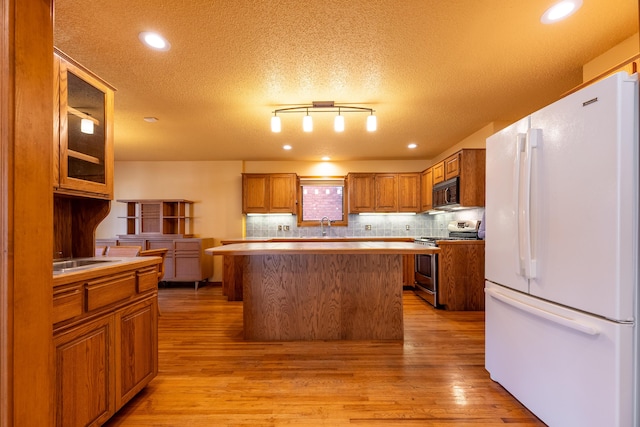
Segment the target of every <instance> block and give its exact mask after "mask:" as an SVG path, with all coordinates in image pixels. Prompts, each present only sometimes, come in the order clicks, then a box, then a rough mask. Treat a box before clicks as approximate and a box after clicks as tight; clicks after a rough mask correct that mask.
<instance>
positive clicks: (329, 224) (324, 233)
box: [320, 216, 331, 237]
mask: <svg viewBox="0 0 640 427" xmlns="http://www.w3.org/2000/svg"><path fill="white" fill-rule="evenodd" d="M325 219H326V220H327V226H328V227H329V231H331V220H330V219H329V217H328V216H323V217H322V218H321V219H320V231H322V237H324V236H326V235H327V232H326V231H324V225H323V224H322V221H324V220H325Z"/></svg>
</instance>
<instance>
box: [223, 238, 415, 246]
mask: <svg viewBox="0 0 640 427" xmlns="http://www.w3.org/2000/svg"><path fill="white" fill-rule="evenodd" d="M414 240H415V237H408V236H407V237H403V236H392V237H381V236H376V237H363V236H357V237H353V236H345V237H335V236H332V237H329V236H327V237H314V236H305V237H302V236H301V237H240V238H237V239H221V240H220V243H221V244H223V245H228V244H232V243H251V242H316V241H320V242H413V241H414Z"/></svg>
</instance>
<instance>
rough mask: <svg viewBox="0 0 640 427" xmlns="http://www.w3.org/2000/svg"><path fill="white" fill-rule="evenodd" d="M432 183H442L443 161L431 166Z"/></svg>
mask: <svg viewBox="0 0 640 427" xmlns="http://www.w3.org/2000/svg"><path fill="white" fill-rule="evenodd" d="M432 169H433V183H434V184H437V183H439V182H442V181H444V161H442V162H440V163H436V164H435V165H434V166H433V168H432Z"/></svg>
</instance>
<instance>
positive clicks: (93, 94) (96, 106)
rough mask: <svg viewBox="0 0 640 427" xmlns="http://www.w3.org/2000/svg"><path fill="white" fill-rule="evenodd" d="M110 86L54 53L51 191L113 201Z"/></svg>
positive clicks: (111, 88)
mask: <svg viewBox="0 0 640 427" xmlns="http://www.w3.org/2000/svg"><path fill="white" fill-rule="evenodd" d="M113 98H114V88H113V87H111V86H110V85H109V84H108V83H106V82H104V81H103V80H102V79H100V78H99V77H97V76H96V75H94V74H93V73H91V72H90V71H88V70H86V69H84V68H83V67H81V66H80V65H79V64H77V63H75V62H74V61H73V60H72V59H70V58H68V57H66V56H65V55H64V54H63V53H62V52H60V51H56V52H55V55H54V99H55V100H57V101H58V102H55V103H54V105H55V110H56V111H54V165H55V167H54V176H53V181H54V190H55V191H56V192H57V193H61V194H69V195H80V196H88V197H96V198H101V199H108V200H111V199H112V198H113V103H114V101H113Z"/></svg>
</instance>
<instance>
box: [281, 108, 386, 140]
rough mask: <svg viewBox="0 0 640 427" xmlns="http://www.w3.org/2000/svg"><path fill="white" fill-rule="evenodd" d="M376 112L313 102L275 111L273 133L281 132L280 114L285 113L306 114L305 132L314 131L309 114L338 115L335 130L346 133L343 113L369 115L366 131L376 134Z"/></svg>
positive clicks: (334, 124)
mask: <svg viewBox="0 0 640 427" xmlns="http://www.w3.org/2000/svg"><path fill="white" fill-rule="evenodd" d="M374 112H375V110H373V109H372V108H366V107H357V106H353V105H342V104H340V105H338V104H336V103H335V102H333V101H313V102H312V103H311V105H300V106H297V107H288V108H279V109H277V110H274V111H273V117H271V131H272V132H280V131H281V130H282V123H281V121H280V117H278V114H284V113H305V116H304V117H303V119H302V130H303V131H305V132H312V131H313V119H312V118H311V116H310V115H309V113H338V115H337V116H336V117H335V119H334V122H333V128H334V130H335V131H336V132H344V129H345V118H344V116H343V115H342V113H369V117H367V123H366V129H367V131H369V132H375V131H376V130H377V128H378V125H377V120H376V116H375V115H374V114H373V113H374Z"/></svg>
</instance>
